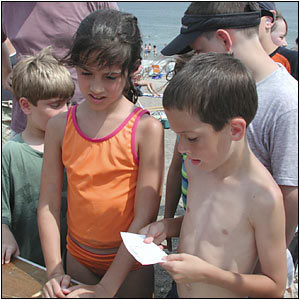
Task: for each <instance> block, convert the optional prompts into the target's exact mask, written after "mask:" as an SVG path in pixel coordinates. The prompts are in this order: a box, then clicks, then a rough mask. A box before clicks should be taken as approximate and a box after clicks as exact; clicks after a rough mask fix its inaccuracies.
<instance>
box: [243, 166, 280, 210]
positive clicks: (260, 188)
mask: <svg viewBox="0 0 300 300" xmlns="http://www.w3.org/2000/svg"><path fill="white" fill-rule="evenodd" d="M248 189H249V195H250V197H251V207H252V209H251V211H252V212H255V214H257V213H259V214H260V213H262V214H265V215H267V214H268V213H271V212H272V211H274V209H275V208H278V207H279V206H280V207H281V206H282V203H283V197H282V193H281V190H280V188H279V186H278V184H277V183H276V182H275V180H274V179H273V177H272V175H271V174H270V173H269V171H268V170H267V169H266V168H265V167H264V166H263V165H261V166H259V168H258V169H257V170H256V172H255V173H254V174H252V176H251V180H250V184H249V186H248Z"/></svg>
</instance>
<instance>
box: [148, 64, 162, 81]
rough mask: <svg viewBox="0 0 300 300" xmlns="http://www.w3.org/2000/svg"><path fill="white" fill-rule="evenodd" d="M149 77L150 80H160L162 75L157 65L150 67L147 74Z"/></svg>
mask: <svg viewBox="0 0 300 300" xmlns="http://www.w3.org/2000/svg"><path fill="white" fill-rule="evenodd" d="M149 76H151V77H152V79H161V77H162V74H161V71H160V66H159V65H152V70H151V71H150V73H149Z"/></svg>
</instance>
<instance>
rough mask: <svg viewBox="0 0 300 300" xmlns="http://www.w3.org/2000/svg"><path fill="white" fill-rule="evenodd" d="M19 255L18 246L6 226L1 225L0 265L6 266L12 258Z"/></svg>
mask: <svg viewBox="0 0 300 300" xmlns="http://www.w3.org/2000/svg"><path fill="white" fill-rule="evenodd" d="M17 255H20V250H19V247H18V244H17V242H16V240H15V237H14V236H13V234H12V232H11V231H10V229H9V227H8V226H7V225H6V224H2V265H3V264H4V263H5V264H8V263H10V261H11V257H12V256H17Z"/></svg>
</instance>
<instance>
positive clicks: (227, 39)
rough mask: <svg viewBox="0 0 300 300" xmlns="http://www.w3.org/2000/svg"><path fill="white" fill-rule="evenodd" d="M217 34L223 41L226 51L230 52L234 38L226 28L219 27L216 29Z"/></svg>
mask: <svg viewBox="0 0 300 300" xmlns="http://www.w3.org/2000/svg"><path fill="white" fill-rule="evenodd" d="M216 36H217V38H218V39H220V40H221V41H222V43H223V46H224V48H225V50H226V52H230V51H231V47H232V38H231V36H230V33H229V32H228V31H227V30H225V29H218V30H217V31H216Z"/></svg>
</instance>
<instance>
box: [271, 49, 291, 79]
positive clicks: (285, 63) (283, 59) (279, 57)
mask: <svg viewBox="0 0 300 300" xmlns="http://www.w3.org/2000/svg"><path fill="white" fill-rule="evenodd" d="M271 58H272V59H273V60H274V61H275V62H278V63H281V64H282V65H283V66H284V67H285V68H286V69H287V71H288V72H289V73H290V74H291V65H290V62H289V61H288V59H287V58H286V57H285V56H283V55H282V54H280V53H275V54H274V55H273V56H272V57H271Z"/></svg>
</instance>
